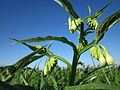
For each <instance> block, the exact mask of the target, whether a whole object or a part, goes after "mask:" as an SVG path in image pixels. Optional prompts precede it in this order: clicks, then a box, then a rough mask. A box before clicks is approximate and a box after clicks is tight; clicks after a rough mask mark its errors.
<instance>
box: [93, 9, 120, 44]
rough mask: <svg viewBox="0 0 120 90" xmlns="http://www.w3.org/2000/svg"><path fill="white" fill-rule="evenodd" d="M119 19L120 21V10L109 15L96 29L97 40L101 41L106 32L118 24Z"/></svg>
mask: <svg viewBox="0 0 120 90" xmlns="http://www.w3.org/2000/svg"><path fill="white" fill-rule="evenodd" d="M118 21H120V10H118V11H117V12H115V13H114V14H112V15H110V16H109V17H107V18H106V19H105V20H104V21H103V22H101V23H100V24H99V25H98V27H97V29H96V37H95V39H96V42H99V41H100V40H101V39H102V38H103V36H104V34H105V32H106V31H107V30H108V29H109V28H110V27H111V26H113V25H114V24H116V23H117V22H118Z"/></svg>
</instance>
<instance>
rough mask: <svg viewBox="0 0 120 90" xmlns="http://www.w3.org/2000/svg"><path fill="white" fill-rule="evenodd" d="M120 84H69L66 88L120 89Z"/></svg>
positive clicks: (77, 89) (91, 89) (90, 89)
mask: <svg viewBox="0 0 120 90" xmlns="http://www.w3.org/2000/svg"><path fill="white" fill-rule="evenodd" d="M119 89H120V86H113V85H107V84H95V83H94V84H83V85H77V86H67V87H65V89H64V90H119Z"/></svg>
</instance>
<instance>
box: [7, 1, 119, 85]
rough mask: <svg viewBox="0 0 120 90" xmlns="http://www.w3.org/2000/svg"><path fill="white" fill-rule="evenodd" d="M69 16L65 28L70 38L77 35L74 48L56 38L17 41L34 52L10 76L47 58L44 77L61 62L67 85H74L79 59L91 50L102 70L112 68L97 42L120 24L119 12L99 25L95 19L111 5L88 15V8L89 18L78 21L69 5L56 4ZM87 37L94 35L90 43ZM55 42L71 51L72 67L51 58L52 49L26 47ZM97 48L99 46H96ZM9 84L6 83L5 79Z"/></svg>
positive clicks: (19, 63)
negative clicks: (67, 72)
mask: <svg viewBox="0 0 120 90" xmlns="http://www.w3.org/2000/svg"><path fill="white" fill-rule="evenodd" d="M55 2H57V3H58V4H59V5H60V6H61V7H62V8H63V9H64V10H65V11H66V12H67V13H68V14H69V15H70V16H69V17H68V26H69V30H70V32H71V33H72V34H74V32H77V33H78V45H77V46H76V45H75V44H74V43H73V42H71V41H69V40H68V39H67V38H66V37H57V36H46V37H36V38H29V39H25V40H16V39H13V40H15V41H17V43H22V44H23V45H25V46H27V47H29V48H30V49H32V50H33V51H34V52H32V53H31V54H29V55H28V56H26V57H24V58H22V59H21V60H20V61H18V62H17V63H15V64H14V65H13V67H14V68H12V67H11V68H10V73H11V74H13V73H14V72H15V71H16V70H19V69H20V68H23V67H25V66H26V65H28V64H30V63H31V62H33V61H35V60H37V59H39V58H41V57H43V56H47V57H48V59H47V60H46V63H45V68H44V75H48V74H50V73H51V71H52V69H53V67H54V66H55V65H56V63H57V60H61V61H63V62H64V63H65V64H66V65H67V66H68V68H69V85H70V86H72V85H76V84H78V83H79V81H77V82H76V81H75V75H76V68H77V65H78V62H79V58H80V56H81V55H82V54H83V53H84V52H86V51H87V50H89V49H90V54H91V56H92V57H93V58H95V59H97V60H98V61H99V62H100V65H101V66H107V65H111V64H113V63H114V62H113V58H112V56H111V55H110V53H109V52H108V50H107V49H106V48H105V47H104V46H103V45H101V44H99V41H100V40H102V39H103V37H104V35H105V33H106V32H107V31H108V30H109V29H110V27H111V26H113V25H114V24H116V23H117V22H118V21H119V20H120V10H118V11H116V12H115V13H114V14H112V15H110V16H108V17H107V18H105V19H104V20H103V21H102V22H100V23H98V22H97V18H98V17H100V16H101V15H102V13H103V11H104V9H105V8H106V7H107V6H108V5H109V4H110V3H111V2H110V3H108V4H107V5H105V6H104V7H103V8H101V9H100V10H98V11H97V12H95V13H94V14H91V9H90V7H88V10H89V16H87V17H85V18H81V17H80V16H79V15H78V14H77V13H76V12H75V11H74V8H73V6H72V4H71V3H70V2H69V1H68V0H55ZM85 22H87V26H88V27H87V28H85V27H84V26H85V24H86V23H85ZM90 33H95V37H94V38H93V40H92V42H90V43H89V42H88V40H87V38H86V36H87V35H88V34H90ZM50 40H55V41H59V42H63V43H65V44H67V45H69V46H70V47H72V49H73V54H74V55H73V58H72V64H71V63H70V62H69V61H68V60H66V59H64V58H62V57H60V56H57V55H55V54H53V53H52V52H51V51H50V50H49V48H50V46H51V45H45V46H41V45H28V44H27V43H26V42H43V41H50ZM97 45H98V46H97ZM7 80H8V79H7Z"/></svg>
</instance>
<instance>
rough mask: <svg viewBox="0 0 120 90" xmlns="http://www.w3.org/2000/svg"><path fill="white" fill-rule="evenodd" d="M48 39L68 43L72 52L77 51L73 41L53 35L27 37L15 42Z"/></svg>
mask: <svg viewBox="0 0 120 90" xmlns="http://www.w3.org/2000/svg"><path fill="white" fill-rule="evenodd" d="M48 40H56V41H60V42H63V43H66V44H68V45H70V46H71V47H72V48H73V50H74V52H77V48H76V46H75V45H74V43H72V42H70V41H68V40H67V39H66V38H65V37H55V36H46V37H36V38H29V39H25V40H20V41H18V42H17V43H25V42H43V41H48Z"/></svg>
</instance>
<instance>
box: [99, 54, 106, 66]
mask: <svg viewBox="0 0 120 90" xmlns="http://www.w3.org/2000/svg"><path fill="white" fill-rule="evenodd" d="M99 62H100V65H101V66H105V65H106V64H107V62H106V59H105V57H104V55H103V53H102V52H100V53H99Z"/></svg>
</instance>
